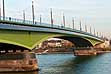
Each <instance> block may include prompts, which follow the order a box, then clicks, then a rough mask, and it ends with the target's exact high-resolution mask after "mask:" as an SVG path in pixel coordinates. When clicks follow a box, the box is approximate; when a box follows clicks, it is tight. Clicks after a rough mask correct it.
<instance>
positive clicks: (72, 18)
mask: <svg viewBox="0 0 111 74" xmlns="http://www.w3.org/2000/svg"><path fill="white" fill-rule="evenodd" d="M72 24H73V30H74V18H72Z"/></svg>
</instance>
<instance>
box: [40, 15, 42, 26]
mask: <svg viewBox="0 0 111 74" xmlns="http://www.w3.org/2000/svg"><path fill="white" fill-rule="evenodd" d="M41 22H42V18H41V15H40V25H41Z"/></svg>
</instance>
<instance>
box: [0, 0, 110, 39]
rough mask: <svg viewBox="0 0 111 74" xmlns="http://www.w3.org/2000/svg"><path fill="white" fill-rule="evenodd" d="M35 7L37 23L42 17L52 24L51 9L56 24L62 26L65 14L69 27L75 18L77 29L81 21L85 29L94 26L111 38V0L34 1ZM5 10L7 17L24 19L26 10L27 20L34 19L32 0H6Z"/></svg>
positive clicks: (44, 20)
mask: <svg viewBox="0 0 111 74" xmlns="http://www.w3.org/2000/svg"><path fill="white" fill-rule="evenodd" d="M34 7H35V16H36V20H37V21H39V16H40V15H42V18H43V21H42V22H47V23H50V21H49V20H50V8H52V9H53V19H54V23H55V24H62V14H63V13H64V15H65V16H66V24H67V27H69V26H70V27H72V26H71V24H72V22H71V19H72V17H74V19H75V25H76V28H79V21H80V20H81V22H82V26H83V27H84V25H87V26H88V27H90V26H92V28H95V29H96V31H98V32H101V33H103V34H104V35H105V36H107V37H109V38H111V36H110V35H111V29H110V28H111V0H34ZM1 9H2V0H1ZM5 10H6V16H11V17H15V18H22V17H23V10H25V12H26V19H28V20H31V19H32V17H31V0H5Z"/></svg>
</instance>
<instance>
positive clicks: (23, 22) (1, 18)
mask: <svg viewBox="0 0 111 74" xmlns="http://www.w3.org/2000/svg"><path fill="white" fill-rule="evenodd" d="M0 20H1V21H4V22H13V23H21V24H24V25H25V24H26V25H30V26H34V25H35V26H42V27H50V28H56V29H63V30H68V31H74V32H77V33H81V34H85V35H89V36H93V37H96V38H99V39H102V38H101V37H98V36H95V35H93V34H90V33H88V32H84V31H80V30H77V29H72V28H68V27H64V26H59V25H55V24H54V25H53V26H52V25H51V24H48V23H40V22H34V23H33V22H32V21H29V20H23V19H16V18H12V17H3V16H0Z"/></svg>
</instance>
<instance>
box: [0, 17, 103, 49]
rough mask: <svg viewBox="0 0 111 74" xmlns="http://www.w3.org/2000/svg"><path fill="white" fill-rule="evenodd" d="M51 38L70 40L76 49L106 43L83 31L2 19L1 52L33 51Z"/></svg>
mask: <svg viewBox="0 0 111 74" xmlns="http://www.w3.org/2000/svg"><path fill="white" fill-rule="evenodd" d="M49 38H60V39H64V40H68V41H70V42H72V43H73V44H74V45H75V46H76V47H93V46H95V45H96V44H99V43H103V42H104V40H103V39H102V38H101V37H98V36H95V35H93V34H90V33H88V32H84V31H82V30H77V29H72V28H66V27H64V26H58V25H54V24H53V25H52V24H47V23H40V22H32V21H28V20H22V19H16V18H12V17H2V16H1V17H0V49H1V50H4V49H8V50H10V49H14V50H17V49H21V50H25V49H28V50H32V49H34V48H35V47H36V46H37V45H39V44H40V43H41V42H43V41H45V40H47V39H49Z"/></svg>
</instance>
